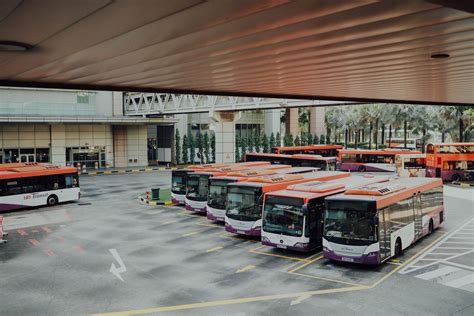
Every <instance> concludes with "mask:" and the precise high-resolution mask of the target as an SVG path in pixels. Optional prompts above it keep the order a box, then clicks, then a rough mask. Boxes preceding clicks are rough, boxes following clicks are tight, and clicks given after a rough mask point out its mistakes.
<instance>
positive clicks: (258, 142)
mask: <svg viewBox="0 0 474 316" xmlns="http://www.w3.org/2000/svg"><path fill="white" fill-rule="evenodd" d="M253 143H254V144H255V151H256V152H257V153H259V152H260V147H261V146H262V138H261V137H260V135H259V134H258V133H254V134H253Z"/></svg>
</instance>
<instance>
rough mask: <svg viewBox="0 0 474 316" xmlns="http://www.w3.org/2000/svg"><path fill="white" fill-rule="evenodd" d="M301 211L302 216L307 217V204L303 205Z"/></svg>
mask: <svg viewBox="0 0 474 316" xmlns="http://www.w3.org/2000/svg"><path fill="white" fill-rule="evenodd" d="M301 211H302V212H303V216H308V204H303V206H302V207H301Z"/></svg>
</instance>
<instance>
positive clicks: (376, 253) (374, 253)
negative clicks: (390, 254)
mask: <svg viewBox="0 0 474 316" xmlns="http://www.w3.org/2000/svg"><path fill="white" fill-rule="evenodd" d="M378 255H379V253H378V252H369V253H368V254H367V256H369V257H373V256H378Z"/></svg>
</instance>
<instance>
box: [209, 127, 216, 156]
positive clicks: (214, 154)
mask: <svg viewBox="0 0 474 316" xmlns="http://www.w3.org/2000/svg"><path fill="white" fill-rule="evenodd" d="M210 143H211V153H212V160H211V161H213V162H216V134H215V133H214V132H211V140H210Z"/></svg>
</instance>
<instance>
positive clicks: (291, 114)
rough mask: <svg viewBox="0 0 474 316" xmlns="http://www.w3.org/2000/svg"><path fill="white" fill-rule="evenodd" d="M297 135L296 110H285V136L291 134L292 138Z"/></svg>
mask: <svg viewBox="0 0 474 316" xmlns="http://www.w3.org/2000/svg"><path fill="white" fill-rule="evenodd" d="M298 133H299V114H298V108H289V109H286V134H287V135H289V134H291V135H292V136H293V138H295V137H296V135H298Z"/></svg>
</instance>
